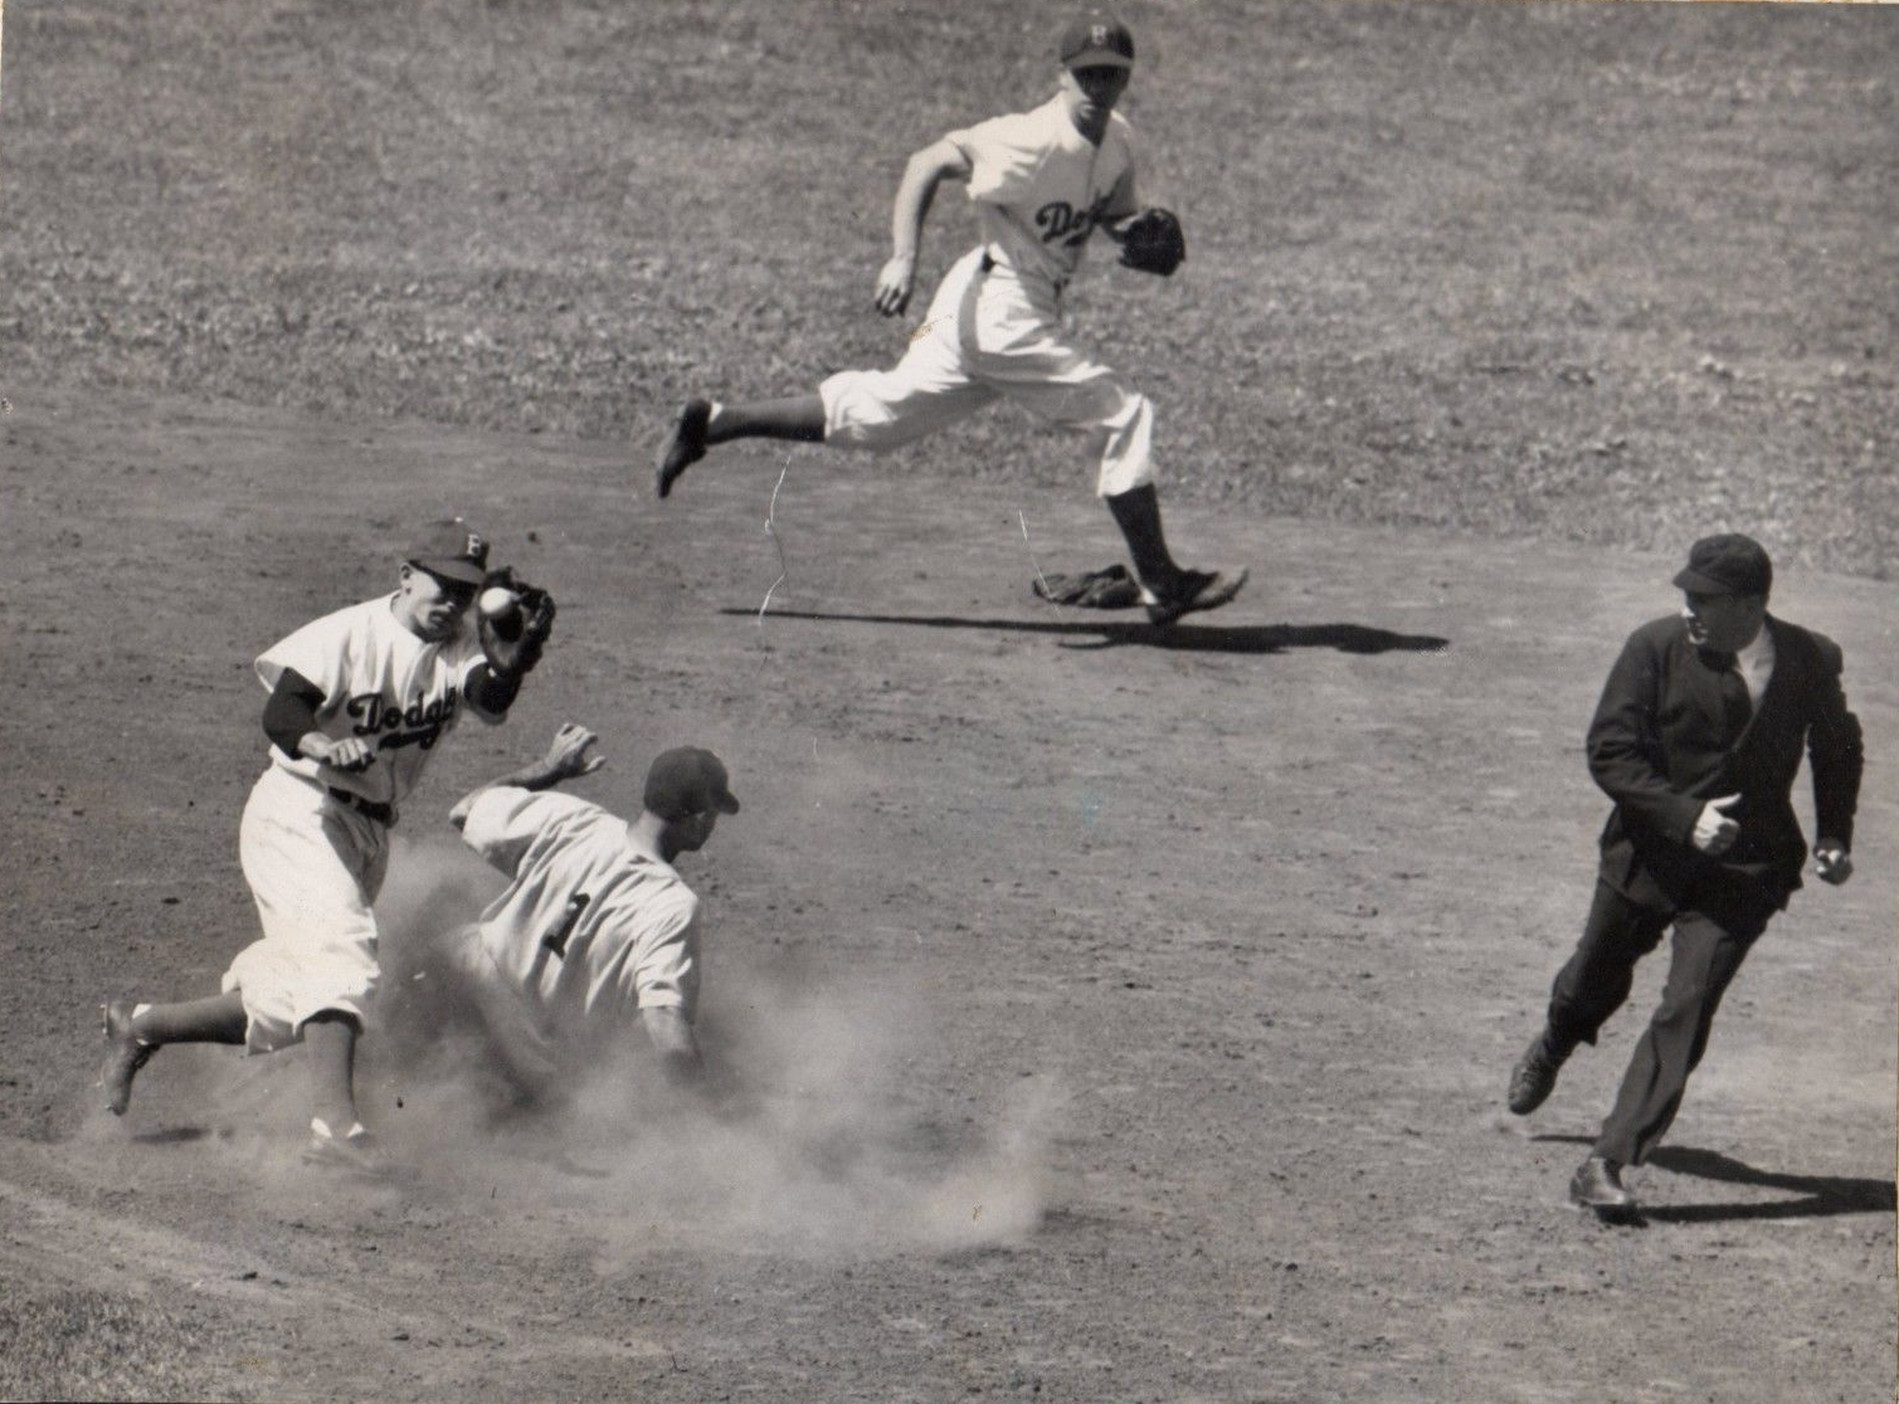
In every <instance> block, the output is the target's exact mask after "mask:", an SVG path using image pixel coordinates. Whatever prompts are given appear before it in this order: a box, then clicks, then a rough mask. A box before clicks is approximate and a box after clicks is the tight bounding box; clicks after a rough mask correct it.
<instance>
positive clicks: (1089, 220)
mask: <svg viewBox="0 0 1899 1404" xmlns="http://www.w3.org/2000/svg"><path fill="white" fill-rule="evenodd" d="M1057 53H1058V56H1059V59H1060V67H1059V84H1060V86H1059V90H1058V91H1057V93H1056V94H1055V96H1054V97H1053V98H1051V99H1050V100H1049V101H1048V102H1046V103H1044V104H1043V105H1042V106H1040V107H1037V108H1035V109H1033V110H1032V111H1028V112H1020V113H1015V114H1013V115H1011V116H1006V117H997V118H994V119H992V120H990V121H987V122H982V123H979V124H978V125H976V126H973V127H966V128H963V129H961V130H959V131H953V132H951V133H949V134H948V135H947V136H945V137H943V138H942V139H941V140H939V141H936V142H933V143H932V144H931V145H929V146H926V147H924V148H923V149H922V150H921V151H918V152H917V153H916V154H915V155H913V156H912V157H911V158H910V162H909V165H908V166H907V167H906V168H905V170H904V173H903V179H902V181H901V182H900V183H899V184H898V186H897V195H896V203H895V209H894V212H893V215H892V219H891V225H892V230H891V235H892V242H893V245H894V251H893V253H892V255H891V258H890V261H889V262H887V263H886V264H885V265H884V266H883V271H882V272H881V273H879V275H878V277H877V289H876V306H877V310H878V311H879V312H880V313H882V314H883V315H884V316H886V317H891V316H896V315H898V314H899V313H901V312H903V311H904V309H905V308H907V307H908V306H909V304H910V296H911V293H912V291H913V290H914V287H915V283H916V268H917V247H918V243H919V241H920V239H921V237H922V232H923V220H924V216H925V215H926V214H927V213H928V211H929V208H930V203H931V201H932V199H933V198H934V197H935V194H936V189H937V187H938V186H939V185H940V184H941V183H942V182H943V181H945V180H961V181H964V182H966V183H967V184H966V188H967V191H968V195H969V198H970V199H971V200H972V201H974V202H975V204H976V209H977V217H978V222H979V223H980V226H981V230H982V242H981V243H980V244H979V245H977V247H975V248H973V249H971V250H970V251H969V252H968V253H966V254H964V255H963V257H962V258H960V259H959V260H957V262H956V264H955V265H954V266H953V267H952V268H951V269H950V270H949V272H948V273H947V274H946V275H945V276H944V279H943V281H942V283H941V284H940V285H939V286H938V288H937V291H936V297H935V299H934V300H933V301H932V302H931V303H930V309H929V312H928V314H927V315H926V316H925V318H924V321H923V325H922V326H921V327H919V328H918V329H917V332H916V335H915V336H914V337H913V338H912V340H911V342H910V347H909V350H908V351H907V352H906V353H905V355H904V357H903V359H902V360H901V361H900V362H899V363H898V364H897V366H896V368H895V369H893V370H889V371H845V372H843V373H841V374H838V375H834V376H832V377H830V378H829V379H827V380H825V381H824V382H823V383H822V384H821V385H820V386H819V387H818V391H817V393H816V394H814V395H800V396H795V397H792V398H789V399H781V400H765V401H755V402H749V403H744V404H723V403H715V402H713V401H709V400H706V399H701V398H694V399H690V400H688V401H686V403H685V405H684V406H683V407H682V408H681V409H680V411H679V413H678V415H677V417H676V419H675V420H674V422H673V425H672V428H671V430H670V432H669V433H668V434H667V436H666V438H665V440H664V442H663V443H662V444H661V446H660V449H659V454H658V462H657V477H656V482H657V487H658V490H659V495H660V496H661V497H662V498H663V497H665V496H667V494H668V493H670V492H671V491H672V488H673V485H674V483H675V482H677V480H678V478H679V475H680V474H681V473H683V472H685V471H686V469H687V468H688V467H689V466H691V465H692V464H694V463H696V462H698V461H699V459H701V458H702V457H704V455H705V452H706V449H707V447H708V446H710V445H713V444H723V443H728V442H730V441H732V440H734V439H744V438H769V439H787V440H794V441H803V442H823V443H826V444H834V445H837V446H839V447H842V448H860V449H870V450H884V449H892V448H895V447H897V446H898V445H900V444H905V443H908V442H910V441H911V440H913V439H917V438H920V437H922V436H923V435H926V434H929V433H932V432H934V431H935V430H937V429H940V428H943V427H944V426H945V425H948V424H950V423H952V422H954V421H955V420H958V419H960V418H962V417H963V416H965V415H968V414H970V413H972V412H973V411H975V410H977V409H979V408H981V407H982V406H984V405H987V404H991V403H993V402H994V401H996V400H998V399H1003V398H1007V399H1009V400H1013V401H1014V402H1016V403H1017V404H1020V405H1023V406H1024V407H1026V408H1027V409H1029V410H1030V411H1032V412H1033V413H1035V414H1038V415H1040V416H1042V417H1044V418H1046V419H1049V420H1052V421H1053V422H1055V423H1057V424H1061V425H1064V426H1067V427H1068V428H1071V429H1075V430H1077V431H1079V432H1082V433H1085V434H1086V435H1088V437H1089V442H1090V445H1091V447H1092V451H1093V454H1094V456H1095V457H1096V459H1097V460H1098V464H1099V466H1098V470H1097V475H1096V492H1097V493H1098V494H1099V496H1101V497H1102V498H1103V499H1104V500H1105V501H1106V503H1107V505H1108V510H1109V512H1110V513H1111V514H1112V515H1113V517H1114V520H1115V522H1116V524H1117V525H1118V526H1119V527H1120V529H1121V533H1122V535H1123V536H1124V537H1125V538H1126V539H1127V544H1128V551H1129V553H1130V554H1131V555H1132V557H1133V560H1134V568H1135V573H1136V574H1137V575H1138V577H1139V582H1140V598H1141V601H1142V602H1143V603H1144V604H1145V606H1146V608H1147V614H1148V618H1149V619H1150V620H1152V621H1153V622H1154V623H1156V624H1170V623H1172V622H1173V621H1174V620H1176V619H1178V618H1179V617H1180V616H1181V615H1183V614H1187V613H1189V612H1191V611H1194V610H1204V609H1214V608H1217V607H1218V606H1220V605H1223V604H1225V603H1227V602H1228V601H1229V600H1231V599H1232V598H1233V597H1234V596H1235V595H1236V594H1238V593H1239V591H1240V587H1241V586H1242V585H1244V584H1245V582H1246V572H1245V571H1244V570H1241V571H1236V572H1226V571H1200V570H1188V569H1184V568H1182V567H1181V566H1179V565H1178V564H1176V563H1175V561H1174V558H1173V556H1172V554H1171V553H1170V552H1169V550H1168V547H1167V540H1166V537H1165V535H1164V534H1163V532H1162V530H1161V513H1160V499H1159V497H1158V495H1157V493H1156V491H1155V486H1154V465H1153V459H1152V456H1151V452H1150V441H1151V439H1152V436H1153V424H1154V410H1153V406H1152V405H1151V404H1150V403H1149V402H1148V399H1147V397H1146V396H1145V395H1142V394H1139V393H1138V392H1136V391H1135V390H1133V389H1132V388H1131V387H1130V386H1129V385H1128V384H1127V383H1126V381H1125V380H1124V379H1123V378H1122V377H1121V376H1120V375H1119V374H1118V373H1117V372H1115V371H1114V370H1112V369H1110V368H1109V367H1107V366H1105V365H1102V364H1101V363H1100V362H1099V361H1096V360H1095V359H1094V358H1093V357H1092V356H1090V355H1089V354H1088V353H1087V352H1085V351H1083V350H1081V349H1080V348H1079V347H1077V346H1076V345H1075V344H1074V342H1073V341H1072V340H1071V339H1070V336H1069V333H1068V331H1067V329H1066V328H1064V327H1063V325H1062V319H1061V296H1062V292H1063V290H1064V289H1065V288H1067V286H1068V284H1069V282H1070V280H1071V279H1073V277H1074V276H1075V272H1076V269H1077V268H1078V267H1079V265H1080V263H1081V258H1082V254H1083V252H1084V250H1085V248H1086V246H1087V243H1088V239H1089V236H1090V235H1091V234H1093V233H1094V231H1095V230H1096V229H1097V228H1100V229H1104V230H1106V231H1107V234H1108V237H1109V238H1110V239H1113V240H1115V241H1116V242H1118V243H1120V244H1121V247H1122V262H1123V263H1125V264H1128V265H1129V266H1131V267H1136V268H1140V269H1142V270H1143V271H1147V272H1153V273H1157V274H1161V275H1163V276H1164V275H1166V274H1170V273H1172V272H1173V271H1174V269H1175V267H1177V266H1178V265H1179V263H1180V261H1181V260H1182V259H1183V258H1184V257H1185V256H1186V245H1185V240H1184V238H1183V236H1182V235H1181V233H1180V225H1179V221H1178V220H1177V219H1175V218H1174V216H1173V215H1172V214H1171V213H1169V212H1167V211H1165V210H1158V209H1151V210H1143V209H1142V207H1141V204H1140V202H1139V200H1138V198H1137V197H1136V195H1135V187H1134V150H1133V139H1132V135H1131V133H1130V131H1129V128H1128V124H1127V122H1126V120H1125V119H1123V118H1122V117H1120V116H1119V115H1118V114H1116V112H1115V110H1114V107H1115V104H1116V103H1117V102H1118V101H1119V100H1120V98H1121V94H1122V92H1123V91H1124V90H1125V89H1126V87H1127V83H1128V78H1129V75H1130V73H1131V71H1132V69H1133V67H1134V37H1133V35H1132V34H1131V33H1130V32H1129V30H1128V28H1127V26H1126V25H1125V24H1123V23H1121V22H1120V21H1119V20H1117V19H1112V18H1106V17H1103V16H1100V15H1095V14H1088V15H1084V16H1082V17H1081V18H1078V19H1076V20H1075V21H1073V22H1072V23H1070V24H1069V25H1068V26H1067V27H1066V28H1065V29H1064V30H1063V31H1062V34H1061V37H1060V40H1059V43H1058V45H1057Z"/></svg>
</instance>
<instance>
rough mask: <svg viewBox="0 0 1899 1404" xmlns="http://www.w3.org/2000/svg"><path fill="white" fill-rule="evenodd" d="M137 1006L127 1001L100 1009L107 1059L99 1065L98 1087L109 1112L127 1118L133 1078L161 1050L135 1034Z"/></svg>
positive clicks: (104, 1005)
mask: <svg viewBox="0 0 1899 1404" xmlns="http://www.w3.org/2000/svg"><path fill="white" fill-rule="evenodd" d="M136 1007H137V1006H136V1005H134V1004H133V1003H132V1002H131V1001H130V1000H124V999H115V1000H113V1001H112V1002H111V1003H110V1004H102V1005H100V1006H99V1014H100V1018H101V1021H102V1022H103V1023H104V1025H105V1038H106V1051H105V1060H104V1061H103V1062H102V1063H101V1064H100V1065H99V1085H100V1086H101V1087H103V1088H104V1089H105V1104H106V1110H107V1111H109V1112H111V1113H112V1114H113V1115H114V1116H124V1115H125V1109H126V1108H127V1107H129V1106H131V1105H132V1079H133V1078H135V1077H137V1076H138V1070H139V1069H140V1068H142V1067H144V1066H145V1065H146V1064H147V1063H149V1062H150V1061H151V1060H152V1054H154V1053H156V1052H157V1051H158V1046H157V1045H156V1044H152V1043H146V1042H145V1041H144V1040H143V1039H141V1038H140V1037H139V1036H138V1035H137V1034H135V1033H133V1032H132V1011H133V1010H134V1009H135V1008H136Z"/></svg>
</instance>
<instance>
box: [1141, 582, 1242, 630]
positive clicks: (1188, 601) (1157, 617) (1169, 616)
mask: <svg viewBox="0 0 1899 1404" xmlns="http://www.w3.org/2000/svg"><path fill="white" fill-rule="evenodd" d="M1245 583H1246V572H1245V571H1244V570H1215V571H1205V570H1183V571H1181V573H1180V577H1179V579H1178V580H1176V581H1175V583H1174V586H1173V588H1172V589H1171V590H1169V591H1168V592H1167V593H1166V594H1165V595H1163V596H1161V597H1160V598H1159V599H1157V600H1155V601H1154V602H1153V603H1152V604H1150V605H1149V606H1148V607H1147V622H1148V623H1149V624H1172V623H1173V622H1174V621H1175V620H1176V619H1178V618H1180V616H1181V615H1183V614H1193V613H1195V612H1196V611H1198V610H1203V609H1218V608H1219V607H1220V606H1221V605H1223V604H1226V603H1227V602H1228V601H1230V600H1231V599H1232V598H1233V597H1234V596H1235V595H1237V594H1239V592H1240V587H1241V586H1242V585H1244V584H1245Z"/></svg>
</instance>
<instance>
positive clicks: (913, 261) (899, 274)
mask: <svg viewBox="0 0 1899 1404" xmlns="http://www.w3.org/2000/svg"><path fill="white" fill-rule="evenodd" d="M916 284H917V258H916V255H915V254H896V255H894V256H892V258H891V259H890V261H889V262H888V263H886V264H885V265H884V267H883V271H882V272H881V273H879V274H878V275H877V310H878V311H879V312H881V313H883V315H884V316H886V317H894V316H896V315H897V314H898V313H900V312H902V311H903V309H904V308H906V307H908V306H909V305H910V294H911V293H912V292H913V291H915V289H916Z"/></svg>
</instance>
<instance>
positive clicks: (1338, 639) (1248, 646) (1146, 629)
mask: <svg viewBox="0 0 1899 1404" xmlns="http://www.w3.org/2000/svg"><path fill="white" fill-rule="evenodd" d="M719 613H720V614H728V615H738V616H743V617H744V618H747V619H759V618H765V619H776V620H787V619H798V620H807V621H811V622H815V623H828V624H901V625H907V626H909V627H911V628H917V629H982V630H987V631H992V632H998V633H1014V634H1043V635H1048V636H1052V637H1055V638H1058V639H1061V640H1063V643H1062V644H1061V645H1060V646H1061V647H1063V648H1119V647H1122V646H1124V645H1132V646H1136V647H1140V648H1161V649H1170V650H1172V651H1174V652H1177V653H1284V652H1285V651H1286V650H1288V649H1293V648H1331V649H1337V650H1338V651H1339V652H1340V653H1442V652H1444V650H1446V649H1448V648H1449V647H1450V640H1448V639H1441V638H1438V637H1437V636H1436V635H1433V634H1395V633H1393V632H1391V631H1390V630H1389V629H1374V628H1371V627H1370V626H1369V625H1365V624H1240V625H1220V624H1197V623H1180V624H1171V625H1168V626H1166V627H1159V626H1156V625H1153V624H1149V623H1147V622H1145V621H1142V622H1140V623H1132V622H1123V621H1121V620H1115V619H1104V620H1101V621H1099V622H1095V621H1083V620H1049V621H1047V622H1041V621H1036V620H1027V619H966V618H963V617H961V616H958V615H953V614H845V613H835V612H832V613H826V612H822V611H818V610H805V609H768V610H766V611H764V612H763V614H762V615H761V614H760V611H758V610H756V609H722V610H720V611H719Z"/></svg>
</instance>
